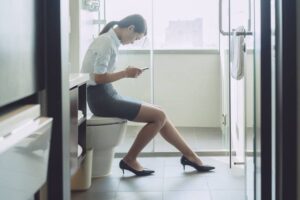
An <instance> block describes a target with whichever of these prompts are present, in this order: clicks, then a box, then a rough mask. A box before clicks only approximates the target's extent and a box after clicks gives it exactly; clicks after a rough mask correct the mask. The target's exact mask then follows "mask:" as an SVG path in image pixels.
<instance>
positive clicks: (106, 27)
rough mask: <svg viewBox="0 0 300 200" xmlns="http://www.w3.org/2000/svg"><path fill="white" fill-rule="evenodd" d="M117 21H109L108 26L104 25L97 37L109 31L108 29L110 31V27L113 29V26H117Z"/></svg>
mask: <svg viewBox="0 0 300 200" xmlns="http://www.w3.org/2000/svg"><path fill="white" fill-rule="evenodd" d="M118 23H119V22H118V21H111V22H109V23H108V24H106V25H105V26H104V28H103V29H102V31H101V32H100V33H99V35H102V34H103V33H106V32H108V31H109V29H111V28H112V27H114V26H115V25H118Z"/></svg>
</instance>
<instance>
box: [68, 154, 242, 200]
mask: <svg viewBox="0 0 300 200" xmlns="http://www.w3.org/2000/svg"><path fill="white" fill-rule="evenodd" d="M202 160H203V161H204V162H205V163H206V164H210V165H214V166H215V167H216V169H215V171H214V172H210V173H197V172H195V171H194V170H193V168H190V167H186V171H183V168H182V166H181V165H180V163H179V157H151V158H139V161H140V162H141V164H142V165H143V166H145V167H147V168H150V169H154V170H155V174H154V175H152V176H148V177H136V176H134V175H133V174H132V173H131V172H128V171H125V174H124V175H123V174H122V171H121V170H120V169H119V167H118V163H119V161H120V159H119V158H116V159H115V160H114V163H113V168H112V174H111V175H110V176H108V177H105V178H98V179H93V183H92V187H91V188H90V189H89V190H88V191H86V192H73V193H72V200H245V199H246V198H245V194H246V193H245V186H244V185H245V179H244V169H243V168H241V167H235V168H232V169H230V168H229V166H228V158H225V157H202Z"/></svg>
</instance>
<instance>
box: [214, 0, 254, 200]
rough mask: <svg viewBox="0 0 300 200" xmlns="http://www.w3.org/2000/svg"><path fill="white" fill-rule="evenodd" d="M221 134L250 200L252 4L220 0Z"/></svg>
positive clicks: (252, 113) (252, 107) (251, 181)
mask: <svg viewBox="0 0 300 200" xmlns="http://www.w3.org/2000/svg"><path fill="white" fill-rule="evenodd" d="M219 6H220V38H221V39H220V58H221V72H222V73H221V74H222V118H223V120H222V132H223V135H224V144H225V145H226V144H227V145H228V146H227V149H229V163H230V167H231V168H232V167H233V168H238V169H241V172H244V173H242V174H241V176H242V178H243V179H244V180H245V199H247V200H252V199H254V195H253V194H254V169H255V165H254V155H255V154H254V145H255V143H254V136H255V133H254V131H255V129H254V124H255V123H254V81H255V79H254V77H255V76H254V53H255V49H254V40H253V33H252V30H251V29H252V28H251V27H253V22H254V20H253V19H252V18H253V16H254V15H253V13H254V9H252V8H253V2H252V1H250V0H220V5H219Z"/></svg>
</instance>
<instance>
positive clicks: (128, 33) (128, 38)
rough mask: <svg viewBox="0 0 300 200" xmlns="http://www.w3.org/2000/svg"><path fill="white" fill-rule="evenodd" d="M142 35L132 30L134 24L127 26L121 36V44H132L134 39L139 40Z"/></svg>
mask: <svg viewBox="0 0 300 200" xmlns="http://www.w3.org/2000/svg"><path fill="white" fill-rule="evenodd" d="M143 37H144V33H137V32H135V31H134V26H129V27H128V28H126V29H125V31H124V34H123V37H122V40H121V42H122V44H123V45H126V44H133V43H134V42H135V41H136V40H140V39H141V38H143Z"/></svg>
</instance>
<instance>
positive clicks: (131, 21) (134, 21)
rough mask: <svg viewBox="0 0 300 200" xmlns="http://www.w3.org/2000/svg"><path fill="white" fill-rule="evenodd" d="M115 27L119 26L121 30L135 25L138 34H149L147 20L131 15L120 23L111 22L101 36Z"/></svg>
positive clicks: (137, 15)
mask: <svg viewBox="0 0 300 200" xmlns="http://www.w3.org/2000/svg"><path fill="white" fill-rule="evenodd" d="M115 25H118V27H120V28H127V27H129V26H131V25H134V31H135V32H136V33H144V34H145V35H146V34H147V23H146V21H145V19H144V18H143V17H142V16H141V15H139V14H133V15H129V16H127V17H125V18H123V19H121V20H120V21H111V22H109V23H108V24H106V25H105V26H104V28H103V29H102V31H101V32H100V33H99V35H101V34H103V33H106V32H108V31H109V29H111V28H113V27H114V26H115Z"/></svg>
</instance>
